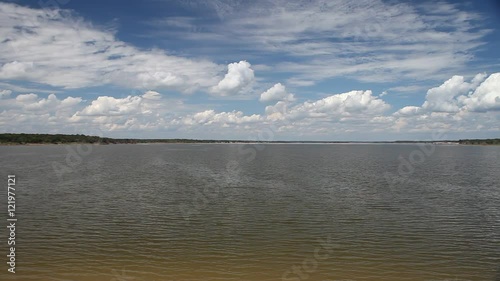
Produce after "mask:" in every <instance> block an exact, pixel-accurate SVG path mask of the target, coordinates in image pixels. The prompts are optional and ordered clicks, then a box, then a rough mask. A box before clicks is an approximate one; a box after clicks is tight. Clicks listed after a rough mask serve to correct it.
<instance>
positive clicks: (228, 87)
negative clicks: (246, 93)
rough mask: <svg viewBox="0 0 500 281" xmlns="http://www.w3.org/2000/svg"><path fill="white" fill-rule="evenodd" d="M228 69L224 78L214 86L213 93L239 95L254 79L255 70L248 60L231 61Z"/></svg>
mask: <svg viewBox="0 0 500 281" xmlns="http://www.w3.org/2000/svg"><path fill="white" fill-rule="evenodd" d="M227 69H228V71H227V74H226V75H225V76H224V78H223V79H222V80H221V81H219V83H218V84H217V85H216V86H214V87H212V89H211V92H212V93H213V94H215V95H219V96H229V95H237V94H239V93H240V92H241V91H242V90H243V89H244V88H245V87H247V86H248V85H249V84H250V83H252V82H253V81H254V72H253V70H252V68H251V65H250V63H248V62H247V61H240V62H235V63H230V64H229V65H228V66H227Z"/></svg>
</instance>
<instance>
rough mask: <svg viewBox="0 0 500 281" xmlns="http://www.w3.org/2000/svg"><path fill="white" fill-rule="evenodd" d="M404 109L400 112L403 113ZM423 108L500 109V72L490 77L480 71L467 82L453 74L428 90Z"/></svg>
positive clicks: (434, 110) (455, 110)
mask: <svg viewBox="0 0 500 281" xmlns="http://www.w3.org/2000/svg"><path fill="white" fill-rule="evenodd" d="M486 77H487V78H486ZM485 78H486V80H485ZM403 109H405V108H403ZM403 109H401V110H400V111H398V113H399V114H402V113H403V112H402V111H403ZM422 109H423V110H425V111H427V112H451V113H453V112H455V113H456V112H460V111H464V110H467V111H473V112H474V111H478V112H484V111H495V110H499V109H500V73H493V74H491V75H490V76H489V77H488V76H487V75H486V74H485V73H479V74H477V75H476V76H475V77H474V78H473V79H472V80H471V82H466V81H465V80H464V77H463V76H458V75H456V76H453V77H452V78H450V79H449V80H447V81H445V82H444V83H443V84H442V85H440V86H439V87H435V88H432V89H430V90H429V91H427V95H426V100H425V102H424V103H423V105H422ZM406 110H409V109H406Z"/></svg>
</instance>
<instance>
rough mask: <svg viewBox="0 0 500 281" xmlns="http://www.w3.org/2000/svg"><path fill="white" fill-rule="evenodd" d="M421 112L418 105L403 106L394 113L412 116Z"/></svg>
mask: <svg viewBox="0 0 500 281" xmlns="http://www.w3.org/2000/svg"><path fill="white" fill-rule="evenodd" d="M420 112H422V108H421V107H419V106H405V107H403V108H401V109H400V110H398V111H396V112H395V113H394V115H396V116H413V115H417V114H419V113H420Z"/></svg>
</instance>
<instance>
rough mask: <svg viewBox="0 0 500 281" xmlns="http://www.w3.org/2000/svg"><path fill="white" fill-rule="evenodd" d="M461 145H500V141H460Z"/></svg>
mask: <svg viewBox="0 0 500 281" xmlns="http://www.w3.org/2000/svg"><path fill="white" fill-rule="evenodd" d="M458 143H459V144H476V145H500V139H466V140H459V141H458Z"/></svg>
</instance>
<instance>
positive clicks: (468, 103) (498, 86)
mask: <svg viewBox="0 0 500 281" xmlns="http://www.w3.org/2000/svg"><path fill="white" fill-rule="evenodd" d="M483 78H484V76H483ZM473 82H474V81H473ZM461 102H462V103H463V104H464V105H465V108H466V109H467V110H470V111H480V112H482V111H489V110H491V111H494V110H500V73H494V74H491V75H490V76H489V77H488V78H487V79H486V80H485V81H484V82H482V83H481V84H480V85H479V87H477V88H476V90H475V91H474V93H472V94H470V95H469V96H467V97H465V98H463V99H461Z"/></svg>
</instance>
